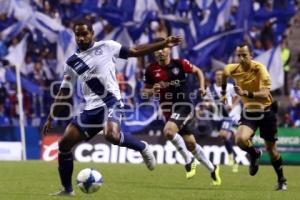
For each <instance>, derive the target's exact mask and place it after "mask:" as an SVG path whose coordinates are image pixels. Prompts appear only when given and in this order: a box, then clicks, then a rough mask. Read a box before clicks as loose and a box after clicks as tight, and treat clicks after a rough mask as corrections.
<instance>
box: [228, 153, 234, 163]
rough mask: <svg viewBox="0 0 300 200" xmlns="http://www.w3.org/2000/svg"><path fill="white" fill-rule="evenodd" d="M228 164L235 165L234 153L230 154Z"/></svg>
mask: <svg viewBox="0 0 300 200" xmlns="http://www.w3.org/2000/svg"><path fill="white" fill-rule="evenodd" d="M228 165H229V166H233V165H234V158H233V154H232V153H231V154H228Z"/></svg>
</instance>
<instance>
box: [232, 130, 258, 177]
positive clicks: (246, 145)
mask: <svg viewBox="0 0 300 200" xmlns="http://www.w3.org/2000/svg"><path fill="white" fill-rule="evenodd" d="M252 134H253V130H252V129H251V128H250V127H248V126H246V125H240V126H239V127H238V130H237V133H236V137H235V141H236V144H237V145H238V146H239V147H240V148H241V149H242V150H244V151H246V152H247V153H248V155H249V157H250V166H249V174H250V175H251V176H254V175H255V174H256V173H257V171H258V167H259V159H260V157H261V151H260V150H259V149H256V148H254V147H253V144H252V142H251V140H250V138H251V136H252Z"/></svg>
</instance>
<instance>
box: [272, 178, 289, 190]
mask: <svg viewBox="0 0 300 200" xmlns="http://www.w3.org/2000/svg"><path fill="white" fill-rule="evenodd" d="M275 190H276V191H285V190H287V182H286V179H285V178H282V179H281V180H280V181H278V183H277V185H276V187H275Z"/></svg>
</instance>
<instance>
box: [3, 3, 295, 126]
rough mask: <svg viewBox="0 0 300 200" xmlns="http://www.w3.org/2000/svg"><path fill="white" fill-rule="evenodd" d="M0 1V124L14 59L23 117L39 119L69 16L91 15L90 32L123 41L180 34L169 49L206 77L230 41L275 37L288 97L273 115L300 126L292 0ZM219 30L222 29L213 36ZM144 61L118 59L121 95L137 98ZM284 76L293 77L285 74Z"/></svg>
mask: <svg viewBox="0 0 300 200" xmlns="http://www.w3.org/2000/svg"><path fill="white" fill-rule="evenodd" d="M0 4H1V5H2V6H1V8H0V58H1V63H0V125H1V126H18V125H19V121H18V113H19V111H18V108H17V104H18V101H17V92H16V91H17V90H16V79H15V78H14V77H15V67H20V70H21V73H22V86H23V90H22V92H23V104H24V111H25V119H26V125H31V126H40V124H41V123H42V122H43V121H44V120H45V119H44V118H45V117H46V116H45V113H48V112H49V110H50V105H51V102H52V101H53V98H52V97H51V95H50V89H51V85H52V83H55V82H56V81H59V80H61V77H62V73H63V65H64V62H65V60H66V59H67V58H68V56H70V55H72V54H73V53H74V50H75V49H76V46H75V41H74V36H73V35H72V31H71V29H72V26H73V22H74V20H77V19H80V18H86V19H89V20H91V21H92V22H93V24H94V25H93V28H94V31H95V36H96V38H97V40H102V39H113V40H116V41H118V42H120V43H122V44H124V45H128V46H129V45H131V44H138V43H143V42H151V41H152V40H153V39H154V38H156V37H165V36H167V35H170V34H173V35H176V34H180V35H183V36H184V38H185V42H184V44H183V45H182V46H181V47H180V49H179V48H174V49H173V52H172V55H173V57H174V58H178V57H179V56H180V57H182V58H188V59H189V60H191V61H192V62H193V63H194V64H195V65H197V66H198V67H201V69H202V70H203V71H204V72H205V75H206V78H207V82H208V84H209V83H211V81H212V77H213V72H214V70H215V69H217V68H219V67H220V66H224V63H227V62H229V61H231V60H232V59H233V56H232V54H233V50H234V47H235V45H236V44H237V43H240V42H241V41H246V42H247V43H249V44H251V46H252V47H253V54H254V57H257V56H259V55H262V54H263V53H265V52H267V51H268V50H271V49H275V48H277V46H278V45H280V44H281V45H280V46H281V54H280V55H281V56H280V59H282V65H281V67H282V70H284V72H285V77H284V78H285V80H286V81H284V85H280V87H278V88H275V90H274V93H275V94H278V93H280V94H281V95H289V97H290V104H289V106H288V107H287V108H286V110H285V112H284V115H282V116H284V117H282V118H281V120H280V122H279V123H280V125H281V126H285V127H300V68H299V63H298V65H295V66H298V68H299V69H298V70H295V69H293V70H291V68H294V66H291V64H290V63H289V60H290V57H291V54H290V52H289V49H288V45H287V39H288V35H287V34H286V33H287V30H288V29H289V27H290V26H291V19H292V17H293V16H294V15H295V13H296V10H297V2H296V1H294V0H253V1H248V0H203V1H200V0H199V1H197V0H167V1H163V0H155V1H146V0H145V1H144V0H139V1H126V0H123V1H122V0H59V1H55V0H25V1H19V0H0ZM240 30H241V31H240ZM231 33H234V34H232V35H231ZM222 34H224V36H225V35H226V36H225V37H218V36H220V35H222ZM214 36H216V37H217V38H219V39H218V41H217V42H221V43H222V44H223V45H219V44H220V43H211V44H209V47H210V49H208V47H207V46H205V43H203V42H205V41H208V40H209V39H212V38H213V37H214ZM232 38H234V40H232ZM226 41H227V42H226ZM228 41H234V42H230V44H229V43H228ZM200 55H201V56H200ZM151 61H153V57H152V56H149V57H147V58H141V59H134V58H132V59H128V61H127V62H119V64H118V66H119V67H118V69H117V70H118V74H117V78H118V79H119V80H120V87H121V90H122V92H123V94H124V95H126V94H128V93H132V92H133V91H134V93H135V96H134V97H131V98H129V99H128V100H127V101H128V102H127V103H131V104H133V103H137V102H139V101H141V99H140V97H139V92H138V91H139V90H140V88H142V87H143V80H142V74H143V71H144V70H145V68H146V66H147V63H150V62H151ZM290 71H292V72H293V71H296V72H295V73H296V74H290V73H289V72H290ZM291 76H292V77H295V78H294V81H293V83H290V82H288V81H287V80H288V79H289V77H291ZM191 81H193V80H191ZM124 82H126V84H123V83H124ZM290 88H291V89H290ZM278 91H279V92H278ZM281 91H282V92H281ZM74 100H75V101H76V99H74Z"/></svg>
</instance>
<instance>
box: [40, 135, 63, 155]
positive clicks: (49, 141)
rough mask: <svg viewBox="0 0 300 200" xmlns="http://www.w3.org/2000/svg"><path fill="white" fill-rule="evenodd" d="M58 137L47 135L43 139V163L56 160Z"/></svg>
mask: <svg viewBox="0 0 300 200" xmlns="http://www.w3.org/2000/svg"><path fill="white" fill-rule="evenodd" d="M59 138H60V136H59V135H47V136H45V137H44V138H43V143H42V154H41V159H42V160H45V161H52V160H57V158H58V140H59Z"/></svg>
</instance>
